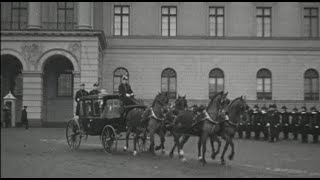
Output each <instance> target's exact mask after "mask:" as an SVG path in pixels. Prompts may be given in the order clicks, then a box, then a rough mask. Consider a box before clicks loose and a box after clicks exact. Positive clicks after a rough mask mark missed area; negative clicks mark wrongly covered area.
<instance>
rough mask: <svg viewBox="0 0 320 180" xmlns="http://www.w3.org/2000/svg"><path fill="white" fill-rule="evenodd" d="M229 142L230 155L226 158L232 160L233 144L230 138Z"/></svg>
mask: <svg viewBox="0 0 320 180" xmlns="http://www.w3.org/2000/svg"><path fill="white" fill-rule="evenodd" d="M229 142H230V145H231V153H230V155H229V156H228V158H229V160H232V159H233V156H234V144H233V141H232V138H230V139H229Z"/></svg>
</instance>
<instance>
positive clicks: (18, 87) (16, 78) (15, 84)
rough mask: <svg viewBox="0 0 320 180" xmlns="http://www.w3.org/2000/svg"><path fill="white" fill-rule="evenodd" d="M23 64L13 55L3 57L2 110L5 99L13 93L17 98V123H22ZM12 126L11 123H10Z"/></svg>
mask: <svg viewBox="0 0 320 180" xmlns="http://www.w3.org/2000/svg"><path fill="white" fill-rule="evenodd" d="M22 70H23V67H22V64H21V62H20V60H19V59H18V58H16V57H15V56H13V55H9V54H5V55H1V110H2V109H3V103H2V102H3V97H4V96H5V95H7V94H8V93H9V91H11V93H12V94H13V95H14V96H15V97H16V98H17V101H16V103H17V104H16V122H20V119H21V110H22V91H23V79H22ZM10 124H11V123H10Z"/></svg>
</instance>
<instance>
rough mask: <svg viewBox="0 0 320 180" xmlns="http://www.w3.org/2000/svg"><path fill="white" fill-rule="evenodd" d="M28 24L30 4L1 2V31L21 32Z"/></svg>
mask: <svg viewBox="0 0 320 180" xmlns="http://www.w3.org/2000/svg"><path fill="white" fill-rule="evenodd" d="M27 24H28V2H1V29H3V30H21V29H26V28H27Z"/></svg>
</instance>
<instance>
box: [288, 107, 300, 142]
mask: <svg viewBox="0 0 320 180" xmlns="http://www.w3.org/2000/svg"><path fill="white" fill-rule="evenodd" d="M292 110H293V111H292V112H291V113H290V116H291V132H292V134H293V140H298V133H300V121H299V116H300V114H299V112H298V108H296V107H295V108H293V109H292Z"/></svg>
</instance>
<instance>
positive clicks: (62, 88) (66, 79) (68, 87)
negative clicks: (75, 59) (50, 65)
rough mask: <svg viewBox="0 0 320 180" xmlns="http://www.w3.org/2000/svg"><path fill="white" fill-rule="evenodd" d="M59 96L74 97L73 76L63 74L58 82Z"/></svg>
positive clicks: (59, 76)
mask: <svg viewBox="0 0 320 180" xmlns="http://www.w3.org/2000/svg"><path fill="white" fill-rule="evenodd" d="M57 89H58V90H57V96H63V97H70V96H71V97H72V94H73V93H72V92H73V74H71V73H61V74H59V75H58V80H57Z"/></svg>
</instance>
